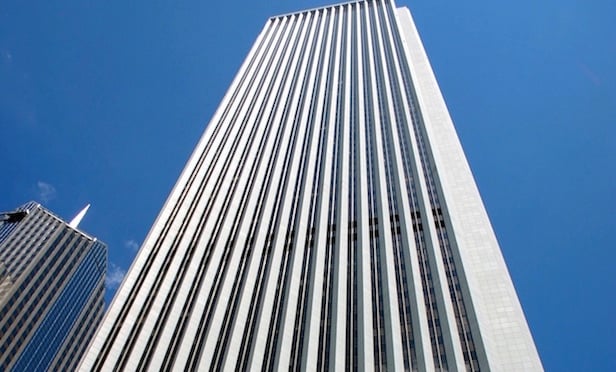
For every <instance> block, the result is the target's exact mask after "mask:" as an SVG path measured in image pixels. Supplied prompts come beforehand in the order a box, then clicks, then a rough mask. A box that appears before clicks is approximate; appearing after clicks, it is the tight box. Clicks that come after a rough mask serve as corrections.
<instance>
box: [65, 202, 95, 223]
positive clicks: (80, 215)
mask: <svg viewBox="0 0 616 372" xmlns="http://www.w3.org/2000/svg"><path fill="white" fill-rule="evenodd" d="M89 208H90V204H88V205H86V206H85V207H84V208H83V209H82V210H81V211H80V212H79V213H77V215H76V216H75V218H73V220H72V221H71V222H70V223H69V224H68V225H69V226H70V227H72V228H73V229H76V228H77V226H79V223H80V222H81V220H82V219H83V216H85V215H86V212H87V211H88V209H89Z"/></svg>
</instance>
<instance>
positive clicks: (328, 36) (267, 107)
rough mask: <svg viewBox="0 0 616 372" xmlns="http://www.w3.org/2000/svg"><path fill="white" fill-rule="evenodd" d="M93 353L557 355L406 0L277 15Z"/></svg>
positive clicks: (187, 365)
mask: <svg viewBox="0 0 616 372" xmlns="http://www.w3.org/2000/svg"><path fill="white" fill-rule="evenodd" d="M81 368H82V370H84V371H85V370H95V371H108V370H115V369H126V370H143V369H150V370H156V371H158V370H201V371H207V370H219V369H225V370H272V369H275V370H288V369H293V370H296V369H302V370H326V369H336V370H344V369H346V368H348V369H350V370H373V369H374V370H392V371H393V370H420V371H445V370H447V371H465V370H468V371H480V370H481V371H490V370H492V371H536V370H541V369H542V366H541V362H540V360H539V357H538V355H537V351H536V349H535V345H534V343H533V340H532V337H531V334H530V332H529V329H528V326H527V324H526V320H525V318H524V315H523V312H522V309H521V307H520V304H519V302H518V299H517V295H516V293H515V290H514V288H513V285H512V283H511V279H510V277H509V274H508V272H507V268H506V266H505V263H504V261H503V257H502V255H501V252H500V249H499V246H498V243H497V241H496V239H495V236H494V233H493V231H492V228H491V226H490V222H489V220H488V217H487V215H486V212H485V209H484V207H483V204H482V202H481V198H480V196H479V193H478V191H477V188H476V186H475V182H474V180H473V176H472V174H471V171H470V169H469V166H468V164H467V162H466V158H465V156H464V153H463V151H462V148H461V146H460V143H459V140H458V138H457V135H456V132H455V129H454V127H453V124H452V122H451V119H450V117H449V114H448V112H447V108H446V107H445V103H444V101H443V98H442V96H441V93H440V91H439V88H438V86H437V83H436V80H435V78H434V75H433V73H432V70H431V68H430V64H429V62H428V59H427V57H426V55H425V52H424V49H423V46H422V44H421V41H420V39H419V36H418V34H417V31H416V30H415V26H414V24H413V20H412V18H411V15H410V13H409V11H408V10H407V9H406V8H400V9H396V7H395V5H394V4H393V1H389V0H379V1H360V2H350V3H344V4H340V5H335V6H330V7H324V8H318V9H312V10H307V11H303V12H298V13H293V14H286V15H282V16H278V17H273V18H271V19H269V20H268V21H267V23H266V25H265V27H264V29H263V31H262V32H261V34H260V35H259V37H258V38H257V40H256V42H255V44H254V46H253V48H252V50H251V51H250V53H249V55H248V57H247V58H246V60H245V62H244V64H243V65H242V67H241V68H240V71H239V72H238V74H237V76H236V78H235V80H234V81H233V83H232V85H231V87H230V88H229V91H228V92H227V94H226V96H225V97H224V99H223V101H222V103H221V104H220V106H219V108H218V110H217V111H216V113H215V114H214V116H213V118H212V121H211V122H210V124H209V125H208V127H207V129H206V131H205V133H204V135H203V137H202V138H201V141H200V142H199V144H198V145H197V148H196V149H195V151H194V153H193V155H192V156H191V158H190V160H189V161H188V164H187V165H186V167H185V169H184V171H183V173H182V175H181V176H180V178H179V180H178V181H177V184H176V186H175V188H174V189H173V191H172V192H171V195H170V196H169V198H168V200H167V202H166V203H165V205H164V207H163V209H162V211H161V212H160V214H159V216H158V218H157V220H156V222H155V223H154V226H153V227H152V229H151V231H150V233H149V235H148V237H147V238H146V240H145V242H144V244H143V246H142V248H141V250H140V252H139V254H138V256H137V258H136V260H135V262H134V263H133V265H132V267H131V269H130V271H129V273H128V274H127V276H126V278H125V280H124V283H123V284H122V286H121V288H120V289H119V291H118V293H117V295H116V297H115V299H114V301H113V303H112V305H111V307H110V309H109V311H108V313H107V314H106V316H105V319H104V321H103V324H102V326H101V328H100V329H99V331H98V333H97V335H96V337H95V340H94V341H93V342H92V343H91V345H90V348H89V352H88V354H87V355H86V357H85V358H84V359H83V360H82V364H81Z"/></svg>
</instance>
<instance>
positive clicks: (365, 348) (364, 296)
mask: <svg viewBox="0 0 616 372" xmlns="http://www.w3.org/2000/svg"><path fill="white" fill-rule="evenodd" d="M366 7H367V6H366V3H365V2H362V3H358V5H357V8H358V9H357V10H358V12H357V25H358V27H357V45H358V46H359V50H357V53H358V55H357V70H358V72H359V78H358V79H357V84H358V89H357V91H358V92H359V97H357V99H358V105H359V113H360V114H359V117H358V119H359V120H358V125H357V128H358V131H359V144H358V146H357V147H358V151H357V155H358V157H359V169H358V173H359V190H358V198H359V201H360V202H359V210H358V216H359V218H358V223H357V240H358V242H357V243H358V244H357V245H358V252H357V253H358V255H359V256H360V263H361V268H360V270H358V278H357V280H358V283H360V285H359V288H361V289H362V292H361V294H359V296H358V297H359V302H360V303H359V304H358V312H359V314H358V327H359V328H360V329H361V330H362V332H361V335H360V337H361V340H360V345H361V347H360V348H359V349H360V350H359V354H360V355H359V357H358V362H359V369H360V370H364V371H372V370H374V332H373V325H372V319H373V317H374V314H372V301H375V300H376V299H374V298H372V290H371V288H372V279H371V275H370V251H369V247H370V235H369V226H367V225H368V221H369V220H370V212H369V211H370V209H369V206H368V179H367V169H368V163H367V160H366V120H365V117H364V112H366V105H369V104H370V102H364V101H365V100H364V90H365V89H366V88H365V87H364V81H363V76H362V75H363V70H364V63H365V61H364V60H363V56H362V51H361V49H362V47H363V43H364V42H366V41H364V40H363V38H362V28H364V27H366V25H365V24H364V22H362V18H361V12H362V11H363V12H367V9H366ZM362 8H363V9H362Z"/></svg>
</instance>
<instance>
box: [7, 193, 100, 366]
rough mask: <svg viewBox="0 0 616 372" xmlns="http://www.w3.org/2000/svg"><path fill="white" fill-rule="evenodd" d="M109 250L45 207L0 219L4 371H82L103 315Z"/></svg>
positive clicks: (23, 209)
mask: <svg viewBox="0 0 616 372" xmlns="http://www.w3.org/2000/svg"><path fill="white" fill-rule="evenodd" d="M106 270H107V247H106V245H105V244H104V243H102V242H100V241H98V240H97V239H96V238H92V237H90V236H88V235H86V234H85V233H83V232H81V231H80V230H78V229H77V228H76V226H75V227H73V226H71V225H69V224H68V223H66V222H64V221H63V220H62V219H60V218H58V217H57V216H55V215H54V214H52V213H51V212H50V211H48V210H47V209H45V208H43V207H42V206H41V205H40V204H38V203H35V202H30V203H27V204H25V205H23V206H21V207H19V208H18V209H16V210H15V211H13V212H8V213H2V214H0V371H46V370H56V371H57V370H60V371H70V370H74V369H76V368H77V363H78V362H79V360H80V359H81V357H82V355H83V353H84V351H85V350H86V347H87V345H88V343H89V342H90V340H91V338H92V336H93V335H94V331H95V330H96V327H97V326H98V324H99V323H100V320H101V319H102V317H103V313H104V309H105V303H104V298H103V296H104V294H105V272H106Z"/></svg>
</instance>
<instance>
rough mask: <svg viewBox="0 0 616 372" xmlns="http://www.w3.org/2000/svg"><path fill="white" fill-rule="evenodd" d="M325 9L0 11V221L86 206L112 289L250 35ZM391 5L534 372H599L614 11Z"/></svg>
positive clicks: (607, 264)
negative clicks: (15, 211)
mask: <svg viewBox="0 0 616 372" xmlns="http://www.w3.org/2000/svg"><path fill="white" fill-rule="evenodd" d="M327 3H330V2H323V1H304V0H301V1H300V0H298V1H283V0H269V1H246V2H245V3H242V2H230V1H229V2H225V1H218V2H211V1H181V2H178V1H141V0H136V1H116V0H111V1H100V0H99V1H83V0H69V1H27V0H18V1H17V0H8V1H7V0H5V1H3V2H2V3H0V159H1V162H0V164H2V168H1V171H0V210H7V209H12V208H13V207H16V206H18V205H20V204H22V203H24V202H26V201H28V200H32V199H33V200H38V201H40V202H42V203H43V204H44V205H46V206H47V207H48V208H50V209H51V210H53V211H55V212H56V213H57V214H59V215H60V216H62V217H64V218H66V219H68V218H71V217H72V216H73V215H74V214H75V213H76V212H77V211H78V210H79V209H80V208H81V207H82V206H83V205H85V204H86V203H92V208H91V209H90V212H89V214H88V215H87V216H86V218H85V220H84V222H83V224H82V228H83V229H84V230H86V231H87V232H89V233H91V234H92V235H95V236H97V237H99V238H100V239H101V240H104V241H105V242H107V243H108V245H109V260H110V271H111V273H112V274H114V275H116V276H118V275H119V274H120V276H121V273H122V272H123V271H125V270H126V269H128V267H129V266H130V264H131V261H132V259H133V257H134V256H135V253H136V249H137V248H136V246H138V245H139V244H140V243H141V241H142V240H143V239H144V237H145V235H146V234H147V232H148V230H149V228H150V226H151V224H152V222H153V221H154V219H155V217H156V215H157V213H158V211H159V209H160V208H161V206H162V204H163V202H164V201H165V199H166V197H167V194H168V193H169V191H170V189H171V187H172V186H173V184H174V182H175V180H176V178H177V176H178V175H179V173H180V171H181V169H182V167H183V165H184V162H185V161H186V159H187V158H188V156H189V154H190V152H191V151H192V148H193V146H194V145H195V143H196V142H197V140H198V138H199V137H200V135H201V133H202V132H203V130H204V128H205V126H206V125H207V123H208V121H209V119H210V117H211V116H212V114H213V112H214V110H215V108H216V106H217V105H218V103H219V101H220V100H221V98H222V96H223V94H224V93H225V90H226V88H227V87H228V85H229V84H230V82H231V80H232V78H233V76H234V75H235V72H236V71H237V69H238V68H239V65H240V63H241V62H242V60H243V58H244V56H245V55H246V54H247V52H248V50H249V48H250V46H251V45H252V42H253V41H254V39H255V38H256V37H257V35H258V33H259V32H260V30H261V28H262V27H263V25H264V23H265V21H266V19H267V18H268V17H269V16H272V15H276V14H280V13H286V12H290V11H294V10H300V9H305V8H311V7H314V6H318V5H325V4H327ZM398 5H407V6H408V7H409V8H410V9H411V12H412V13H413V16H414V18H415V21H416V23H417V25H418V28H419V31H420V34H421V35H422V38H423V41H424V44H425V47H426V49H427V52H428V55H429V57H430V59H431V61H432V65H433V68H434V70H435V72H436V75H437V78H438V80H439V83H440V86H441V89H442V91H443V94H444V96H445V99H446V101H447V103H448V106H449V109H450V112H451V115H452V117H453V119H454V122H455V123H456V126H457V129H458V132H459V135H460V138H461V141H462V143H463V146H464V148H465V150H466V154H467V157H468V159H469V161H470V163H471V167H472V169H473V171H474V174H475V177H476V179H477V183H478V185H479V188H480V190H481V193H482V196H483V198H484V202H485V204H486V207H487V209H488V213H489V215H490V216H491V219H492V223H493V226H494V229H495V231H496V235H497V236H498V238H499V241H500V243H501V247H502V250H503V253H504V255H505V259H506V261H507V263H508V266H509V269H510V272H511V275H512V277H513V280H514V283H515V286H516V288H517V290H518V293H519V297H520V300H521V302H522V305H523V307H524V310H525V313H526V316H527V318H528V321H529V324H530V327H531V330H532V332H533V335H534V338H535V341H536V344H537V347H538V349H539V353H540V355H541V357H542V360H543V363H544V366H545V367H546V370H548V371H616V341H615V336H616V320H615V314H616V279H615V275H614V271H615V270H614V267H615V265H614V262H616V238H615V231H616V217H615V213H614V210H615V207H616V196H615V195H616V176H615V175H616V166H615V164H616V90H615V87H616V84H615V83H616V27H615V26H614V16H615V15H616V2H615V1H613V0H595V1H590V0H586V1H582V0H558V1H557V0H545V1H530V0H522V1H510V2H495V1H487V0H479V1H475V2H455V1H454V2H449V1H448V2H446V1H417V0H415V1H398ZM115 286H117V284H114V283H110V290H109V294H108V296H107V298H108V300H109V299H110V298H111V296H112V294H113V293H114V290H115V289H114V287H115Z"/></svg>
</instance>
